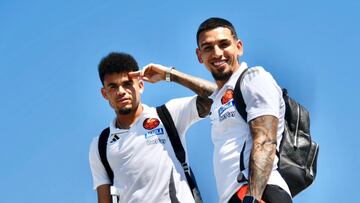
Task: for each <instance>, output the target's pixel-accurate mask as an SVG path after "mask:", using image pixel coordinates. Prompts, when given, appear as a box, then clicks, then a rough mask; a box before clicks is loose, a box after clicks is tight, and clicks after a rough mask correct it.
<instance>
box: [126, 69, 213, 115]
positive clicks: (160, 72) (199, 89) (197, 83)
mask: <svg viewBox="0 0 360 203" xmlns="http://www.w3.org/2000/svg"><path fill="white" fill-rule="evenodd" d="M167 74H168V79H169V80H170V81H171V82H176V83H178V84H180V85H182V86H184V87H187V88H189V89H190V90H192V91H193V92H195V93H196V94H197V95H198V97H197V99H196V107H197V110H198V113H199V116H200V117H205V116H207V115H208V114H209V112H210V107H211V104H212V100H211V99H210V98H209V96H210V95H211V94H212V93H213V92H214V91H215V90H216V85H215V83H212V82H210V81H207V80H204V79H201V78H198V77H194V76H191V75H188V74H185V73H182V72H180V71H178V70H176V69H173V68H167V67H165V66H162V65H159V64H149V65H147V66H145V67H144V68H143V69H142V70H141V71H137V72H132V73H129V76H130V77H136V76H140V77H142V79H143V80H145V81H147V82H151V83H156V82H159V81H161V80H166V77H167V76H166V75H167Z"/></svg>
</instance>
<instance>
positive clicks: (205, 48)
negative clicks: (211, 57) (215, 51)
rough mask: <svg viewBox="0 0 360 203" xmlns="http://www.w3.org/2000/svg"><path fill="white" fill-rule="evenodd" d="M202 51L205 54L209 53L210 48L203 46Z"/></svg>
mask: <svg viewBox="0 0 360 203" xmlns="http://www.w3.org/2000/svg"><path fill="white" fill-rule="evenodd" d="M202 49H203V51H205V52H209V51H211V50H212V46H203V48H202Z"/></svg>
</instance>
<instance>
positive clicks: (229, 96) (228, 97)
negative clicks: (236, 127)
mask: <svg viewBox="0 0 360 203" xmlns="http://www.w3.org/2000/svg"><path fill="white" fill-rule="evenodd" d="M232 98H234V91H233V90H232V89H227V90H226V91H225V94H224V96H222V97H221V104H226V103H227V102H228V101H230V100H231V99H232Z"/></svg>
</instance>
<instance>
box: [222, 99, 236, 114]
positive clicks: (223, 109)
mask: <svg viewBox="0 0 360 203" xmlns="http://www.w3.org/2000/svg"><path fill="white" fill-rule="evenodd" d="M232 106H234V102H233V100H231V101H229V102H228V103H226V104H224V105H222V106H221V107H220V108H219V110H218V113H219V117H221V115H222V114H223V113H224V112H225V111H226V110H227V109H228V108H230V107H232Z"/></svg>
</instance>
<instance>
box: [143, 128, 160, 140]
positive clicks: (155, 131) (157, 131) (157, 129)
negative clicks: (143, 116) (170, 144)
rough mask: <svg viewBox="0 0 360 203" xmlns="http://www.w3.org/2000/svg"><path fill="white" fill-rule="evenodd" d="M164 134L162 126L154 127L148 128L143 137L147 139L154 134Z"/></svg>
mask: <svg viewBox="0 0 360 203" xmlns="http://www.w3.org/2000/svg"><path fill="white" fill-rule="evenodd" d="M163 134H164V128H156V129H154V130H150V131H148V132H146V133H145V138H146V139H148V138H149V137H152V136H155V135H163Z"/></svg>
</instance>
